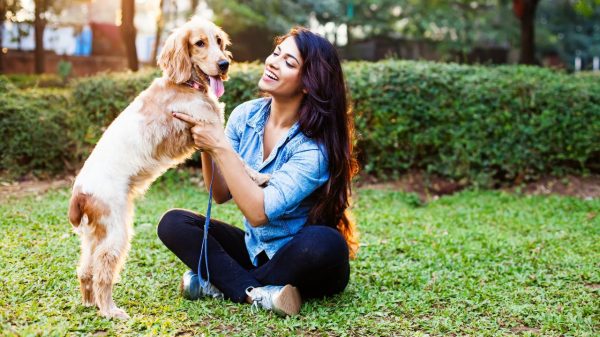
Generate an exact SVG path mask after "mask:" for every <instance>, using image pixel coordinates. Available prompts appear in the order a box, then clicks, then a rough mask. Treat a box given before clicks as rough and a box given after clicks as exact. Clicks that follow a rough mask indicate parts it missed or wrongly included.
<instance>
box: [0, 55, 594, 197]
mask: <svg viewBox="0 0 600 337" xmlns="http://www.w3.org/2000/svg"><path fill="white" fill-rule="evenodd" d="M262 69H263V67H262V65H260V64H238V65H236V66H235V67H233V68H232V71H231V74H230V77H231V79H230V80H229V81H228V82H227V83H226V92H225V95H224V96H223V98H222V101H224V102H225V103H226V104H227V107H226V110H227V113H229V112H230V111H231V110H232V109H233V108H234V107H235V106H237V105H238V104H240V103H242V102H244V101H247V100H249V99H252V98H255V97H258V95H259V93H258V91H257V85H256V84H257V82H258V79H259V78H260V75H261V73H262ZM344 69H345V74H346V79H347V82H348V87H349V89H350V96H351V99H352V104H353V110H354V112H355V122H356V131H357V143H356V148H357V152H358V156H359V159H360V162H361V164H362V166H363V172H366V173H368V174H372V175H376V176H379V177H382V178H386V177H395V176H397V175H398V174H401V173H403V172H405V171H407V170H409V169H421V170H425V171H426V172H429V173H431V174H437V175H440V176H443V177H448V178H452V179H456V180H463V181H466V182H469V183H474V184H478V185H483V186H490V185H493V184H496V183H499V182H505V181H515V180H521V179H534V178H535V177H537V176H538V175H540V174H542V173H554V174H564V173H567V172H569V173H577V174H584V173H588V172H600V159H599V158H600V78H599V77H596V76H572V75H569V74H565V73H561V72H555V71H552V70H548V69H543V68H537V67H526V66H500V67H482V66H467V65H457V64H441V63H431V62H414V61H397V60H388V61H381V62H377V63H369V62H349V63H345V64H344ZM158 75H159V73H158V71H156V70H150V71H143V72H140V73H136V74H132V73H119V74H104V75H99V76H95V77H90V78H83V79H80V80H78V81H76V82H73V83H72V84H71V86H72V100H71V104H70V110H71V111H76V113H75V114H74V115H73V117H74V118H75V120H72V121H71V122H70V125H73V129H74V130H73V132H71V135H73V136H74V137H75V139H72V140H71V141H70V144H76V145H75V150H74V153H71V156H72V158H76V160H77V161H81V160H82V159H83V158H85V156H87V153H89V149H90V148H91V146H92V145H93V144H94V143H95V142H96V141H97V139H98V137H99V136H100V135H101V133H102V131H103V128H104V127H106V126H107V125H108V124H109V123H110V121H112V119H114V117H115V116H116V115H117V114H118V113H119V112H120V111H121V110H122V109H123V108H124V107H125V106H126V105H127V104H128V102H130V101H131V100H132V99H133V98H134V97H135V96H136V95H137V93H138V92H139V91H141V90H143V88H145V87H146V86H147V85H148V84H149V83H150V82H151V80H152V79H153V78H154V77H156V76H158ZM1 86H2V81H0V87H1ZM0 90H2V89H0ZM0 123H2V122H0ZM3 162H4V161H3ZM2 165H4V164H2Z"/></svg>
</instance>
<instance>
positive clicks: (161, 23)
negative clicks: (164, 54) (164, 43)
mask: <svg viewBox="0 0 600 337" xmlns="http://www.w3.org/2000/svg"><path fill="white" fill-rule="evenodd" d="M164 6H165V0H160V3H159V5H158V14H157V15H156V34H155V35H154V46H153V47H152V62H155V61H156V58H157V57H158V48H159V47H160V37H161V36H162V32H163V29H164V28H165V17H164V15H163V8H164Z"/></svg>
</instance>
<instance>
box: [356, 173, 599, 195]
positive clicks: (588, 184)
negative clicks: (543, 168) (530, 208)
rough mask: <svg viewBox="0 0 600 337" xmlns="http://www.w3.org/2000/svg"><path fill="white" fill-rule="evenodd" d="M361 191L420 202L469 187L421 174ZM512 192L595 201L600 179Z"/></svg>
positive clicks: (562, 180) (555, 180)
mask: <svg viewBox="0 0 600 337" xmlns="http://www.w3.org/2000/svg"><path fill="white" fill-rule="evenodd" d="M361 180H362V181H363V183H361V184H359V187H361V188H371V189H391V190H398V191H405V192H411V193H416V194H418V195H419V197H420V198H421V200H423V201H427V200H431V199H436V198H437V197H440V196H442V195H449V194H453V193H456V192H458V191H461V190H463V189H465V188H466V187H467V186H466V185H464V184H461V183H460V182H454V181H449V180H447V179H443V178H438V177H431V176H429V177H427V176H426V175H424V174H423V173H421V172H409V173H407V174H405V175H403V176H402V177H401V178H400V179H398V180H395V181H392V182H383V183H379V182H377V181H375V180H374V179H370V178H368V177H363V179H361ZM500 189H501V190H504V191H509V192H520V193H524V194H528V195H549V194H557V195H564V196H574V197H578V198H581V199H594V198H599V197H600V175H590V176H587V177H578V176H565V177H552V176H547V177H542V178H541V179H539V180H537V181H534V182H527V183H522V184H520V185H517V186H505V187H502V188H500Z"/></svg>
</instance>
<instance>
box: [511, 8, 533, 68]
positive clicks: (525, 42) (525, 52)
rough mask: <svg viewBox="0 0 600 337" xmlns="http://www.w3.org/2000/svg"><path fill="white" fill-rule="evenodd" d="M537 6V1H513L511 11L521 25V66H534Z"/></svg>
mask: <svg viewBox="0 0 600 337" xmlns="http://www.w3.org/2000/svg"><path fill="white" fill-rule="evenodd" d="M538 4H539V0H513V10H514V12H515V15H516V16H517V18H518V19H519V21H520V23H521V53H520V57H519V63H521V64H536V61H535V12H536V9H537V7H538Z"/></svg>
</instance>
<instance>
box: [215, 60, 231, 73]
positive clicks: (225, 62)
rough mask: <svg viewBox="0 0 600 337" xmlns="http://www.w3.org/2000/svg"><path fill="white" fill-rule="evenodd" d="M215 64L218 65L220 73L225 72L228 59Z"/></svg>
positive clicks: (227, 66) (227, 67)
mask: <svg viewBox="0 0 600 337" xmlns="http://www.w3.org/2000/svg"><path fill="white" fill-rule="evenodd" d="M217 64H218V65H219V69H220V70H221V72H222V73H224V72H226V71H227V69H229V61H227V60H221V61H219V62H217Z"/></svg>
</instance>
